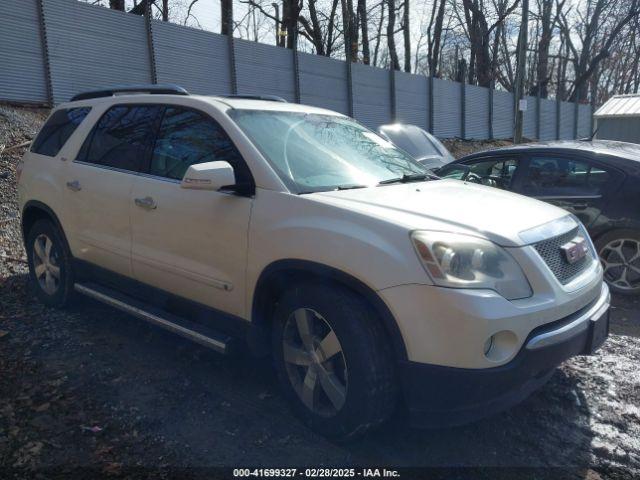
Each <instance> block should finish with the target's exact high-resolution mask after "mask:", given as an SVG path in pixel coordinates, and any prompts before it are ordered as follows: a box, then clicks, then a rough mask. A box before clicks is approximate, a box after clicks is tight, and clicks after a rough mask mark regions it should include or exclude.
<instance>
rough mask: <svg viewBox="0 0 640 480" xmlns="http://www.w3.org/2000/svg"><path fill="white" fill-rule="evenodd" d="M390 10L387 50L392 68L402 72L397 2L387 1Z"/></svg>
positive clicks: (394, 0)
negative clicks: (398, 40)
mask: <svg viewBox="0 0 640 480" xmlns="http://www.w3.org/2000/svg"><path fill="white" fill-rule="evenodd" d="M386 1H387V7H388V9H389V13H388V20H387V48H388V49H389V57H390V59H391V68H392V69H394V70H400V61H399V60H398V51H397V50H396V38H395V35H396V0H386Z"/></svg>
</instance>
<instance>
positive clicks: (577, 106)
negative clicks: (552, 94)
mask: <svg viewBox="0 0 640 480" xmlns="http://www.w3.org/2000/svg"><path fill="white" fill-rule="evenodd" d="M578 115H580V103H579V102H578V100H576V101H575V102H573V139H574V140H575V139H577V138H578Z"/></svg>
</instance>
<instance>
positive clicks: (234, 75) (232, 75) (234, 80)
mask: <svg viewBox="0 0 640 480" xmlns="http://www.w3.org/2000/svg"><path fill="white" fill-rule="evenodd" d="M229 9H230V10H231V11H230V12H229V14H228V16H227V32H228V34H227V37H228V38H227V41H228V42H229V43H228V45H229V80H230V81H231V93H232V94H233V95H237V94H238V72H237V70H236V47H235V42H234V41H233V2H229Z"/></svg>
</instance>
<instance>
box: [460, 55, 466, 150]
mask: <svg viewBox="0 0 640 480" xmlns="http://www.w3.org/2000/svg"><path fill="white" fill-rule="evenodd" d="M466 70H467V69H466V64H465V63H463V65H462V74H461V75H460V76H461V78H460V80H461V82H460V138H462V139H463V140H465V139H466V138H467V126H466V125H465V118H466V112H467V82H466V81H465V78H466V77H467V71H466Z"/></svg>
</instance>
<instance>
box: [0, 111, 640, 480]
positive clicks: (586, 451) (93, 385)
mask: <svg viewBox="0 0 640 480" xmlns="http://www.w3.org/2000/svg"><path fill="white" fill-rule="evenodd" d="M44 115H45V112H43V111H37V110H24V109H20V110H18V109H15V108H10V107H3V106H0V150H2V145H3V144H4V145H6V146H11V145H14V144H17V143H20V142H22V141H24V140H26V139H29V138H31V137H32V136H33V134H34V132H35V130H36V129H37V125H38V124H39V123H40V122H41V121H42V118H43V116H44ZM19 154H21V152H18V151H15V152H14V151H10V152H6V151H5V153H4V154H0V199H1V201H2V205H1V210H0V222H1V223H0V232H1V234H0V478H26V477H32V476H37V477H38V478H50V477H51V476H55V475H56V474H57V475H59V476H60V478H67V477H69V476H78V477H83V478H97V477H98V476H108V477H112V476H125V477H128V478H142V477H149V476H154V477H157V476H161V477H165V478H166V477H175V478H178V477H179V478H184V477H192V478H194V477H203V478H205V477H206V478H212V474H211V472H212V471H211V470H207V467H214V466H249V465H251V466H273V467H278V466H279V467H282V466H291V465H307V466H342V467H345V466H350V465H354V466H413V467H416V466H431V467H452V466H455V467H470V468H471V470H464V471H463V472H464V474H465V475H466V476H467V477H468V476H480V477H485V478H495V477H496V476H499V475H500V474H504V475H502V478H514V477H518V478H557V477H563V478H588V479H599V478H632V477H634V476H635V477H636V478H638V476H640V408H639V406H640V374H639V371H638V370H639V369H638V365H639V362H640V308H639V304H638V300H636V299H624V298H615V299H614V305H615V308H614V310H613V326H612V335H611V337H610V339H609V340H608V342H607V343H606V344H605V346H604V347H603V349H602V350H601V351H600V352H599V354H598V355H596V356H592V357H577V358H575V359H572V360H571V361H569V362H567V363H566V364H564V365H563V366H562V367H561V368H559V369H558V370H557V371H556V373H555V374H554V376H553V377H552V379H551V381H550V382H549V383H548V384H547V385H546V386H545V387H543V388H542V389H541V390H540V391H538V392H536V393H535V394H534V395H533V396H532V397H530V398H529V399H528V400H526V401H525V402H524V403H522V404H521V405H519V406H517V407H515V408H513V409H512V410H510V411H508V412H504V413H502V414H499V415H496V416H493V417H491V418H488V419H485V420H482V421H480V422H477V423H475V424H472V425H468V426H464V427H457V428H451V429H439V430H414V429H411V428H410V427H409V426H407V425H406V424H405V423H404V422H403V421H402V420H401V419H398V421H397V422H394V423H393V424H392V425H389V426H386V427H385V428H383V429H382V430H380V431H378V432H375V433H374V434H372V435H370V436H369V437H367V438H365V439H364V440H362V441H360V442H358V443H355V444H351V445H335V444H332V443H330V442H328V441H326V440H325V439H323V438H321V437H318V436H316V435H314V434H313V433H311V432H310V431H308V430H307V429H306V428H305V427H304V426H302V425H301V424H300V423H298V421H297V420H296V419H295V418H294V417H293V416H292V415H291V414H290V412H289V410H288V409H287V407H286V405H285V403H284V400H283V399H282V398H281V396H280V394H279V393H278V390H277V388H276V386H275V385H276V382H275V378H274V375H273V373H272V372H271V369H270V368H269V365H268V364H265V362H262V363H258V362H255V361H253V360H252V359H251V358H248V357H245V356H242V355H240V356H237V357H234V358H227V357H222V356H219V355H217V354H215V353H212V352H210V351H208V350H206V349H204V348H202V347H200V346H198V345H195V344H192V343H189V342H188V341H186V340H183V339H181V338H178V337H175V336H172V335H170V334H168V333H166V332H163V331H161V330H158V329H155V328H153V327H151V326H148V325H147V324H145V323H143V322H141V321H138V320H136V319H134V318H132V317H130V316H127V315H125V314H123V313H120V312H118V311H115V310H113V309H110V308H107V307H105V306H103V305H100V304H98V303H95V302H93V301H90V300H87V299H78V301H77V302H75V303H74V304H73V306H71V307H70V308H68V309H67V310H64V311H59V310H51V309H47V308H45V307H44V306H42V305H41V304H39V303H38V302H37V301H35V299H34V297H33V295H32V293H31V291H30V289H29V288H28V286H27V275H26V272H27V269H26V265H25V264H24V263H23V260H22V259H23V258H24V252H23V250H22V246H21V238H20V234H19V221H18V219H17V217H16V198H15V182H14V178H15V177H14V168H15V164H16V162H17V159H18V156H19ZM485 467H499V469H498V470H485V469H484V468H485ZM504 467H509V468H506V469H505V468H504ZM512 467H513V468H515V467H517V469H515V470H514V469H513V468H512ZM522 467H524V468H525V469H524V470H522ZM456 475H457V474H454V472H451V471H449V472H448V475H447V476H448V478H463V477H460V476H456Z"/></svg>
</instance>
